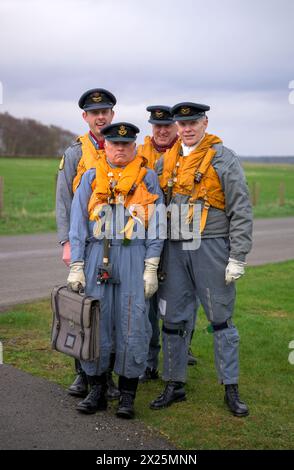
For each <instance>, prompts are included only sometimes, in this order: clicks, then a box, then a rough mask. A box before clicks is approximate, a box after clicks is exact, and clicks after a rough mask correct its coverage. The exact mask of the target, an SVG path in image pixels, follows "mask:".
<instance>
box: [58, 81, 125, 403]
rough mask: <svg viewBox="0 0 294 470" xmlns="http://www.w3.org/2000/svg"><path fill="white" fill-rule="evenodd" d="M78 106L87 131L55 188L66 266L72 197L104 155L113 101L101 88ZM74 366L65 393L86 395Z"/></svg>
mask: <svg viewBox="0 0 294 470" xmlns="http://www.w3.org/2000/svg"><path fill="white" fill-rule="evenodd" d="M78 104H79V107H80V108H81V109H82V110H83V114H82V117H83V119H84V121H85V122H86V123H87V125H88V127H89V131H88V132H87V133H86V134H85V135H83V136H80V137H78V138H77V140H76V142H75V143H73V144H72V145H71V146H70V147H68V148H67V149H66V150H65V152H64V155H63V157H62V159H61V162H60V166H59V173H58V179H57V189H56V221H57V230H58V238H59V242H60V244H61V245H62V248H63V256H62V259H63V261H64V262H65V264H66V265H67V266H69V263H70V243H69V227H70V210H71V204H72V199H73V194H74V191H75V190H76V188H77V187H78V185H79V182H80V179H81V177H82V175H83V173H84V172H85V171H86V170H88V169H90V168H92V167H93V166H95V162H96V161H97V158H98V156H99V154H100V153H101V152H104V136H103V134H102V130H103V128H104V127H105V126H107V125H109V124H110V123H111V121H112V119H113V116H114V111H113V107H114V105H115V104H116V98H115V96H114V95H113V94H112V93H111V92H110V91H108V90H105V89H104V88H93V89H91V90H87V91H86V92H85V93H83V94H82V96H81V97H80V99H79V102H78ZM75 365H76V372H77V377H76V379H75V381H74V382H73V384H72V385H71V386H70V387H69V389H68V392H69V394H70V395H74V396H79V397H80V396H82V397H83V396H85V395H86V394H87V390H88V384H87V380H86V376H85V374H84V373H83V371H82V369H81V367H80V364H79V361H75ZM110 369H111V365H110ZM108 379H109V384H108V385H109V386H108V394H109V398H112V399H118V397H119V392H118V390H117V388H116V386H115V384H114V382H113V380H112V374H111V370H110V371H109V377H108Z"/></svg>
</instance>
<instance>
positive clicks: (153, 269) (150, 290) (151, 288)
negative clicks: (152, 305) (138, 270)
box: [143, 257, 160, 299]
mask: <svg viewBox="0 0 294 470" xmlns="http://www.w3.org/2000/svg"><path fill="white" fill-rule="evenodd" d="M159 260H160V258H159V257H158V258H148V259H145V271H144V275H143V279H144V293H145V298H146V299H149V298H150V297H152V295H153V294H155V292H156V291H157V289H158V279H157V268H158V265H159Z"/></svg>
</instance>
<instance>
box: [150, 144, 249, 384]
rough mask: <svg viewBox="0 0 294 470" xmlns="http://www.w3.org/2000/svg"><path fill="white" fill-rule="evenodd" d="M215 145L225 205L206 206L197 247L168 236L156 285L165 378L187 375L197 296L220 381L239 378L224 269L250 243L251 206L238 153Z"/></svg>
mask: <svg viewBox="0 0 294 470" xmlns="http://www.w3.org/2000/svg"><path fill="white" fill-rule="evenodd" d="M214 148H215V149H216V151H217V153H216V155H215V156H214V158H213V160H212V165H213V167H214V169H215V170H216V172H217V174H218V177H219V180H220V183H221V186H222V189H223V191H224V194H225V210H224V211H222V210H219V209H216V208H213V207H210V208H209V211H208V218H207V223H206V227H205V229H204V232H203V233H202V237H201V244H200V247H199V248H198V249H192V250H183V249H182V245H183V242H182V241H172V240H168V241H167V243H166V246H165V249H164V271H165V272H166V273H167V276H166V279H165V281H164V282H163V283H162V284H161V285H160V287H159V291H158V297H159V309H160V313H161V317H162V319H163V357H164V364H163V380H165V381H178V382H185V381H186V370H187V351H188V339H189V337H190V334H191V325H192V323H193V319H192V317H193V313H194V312H195V308H196V305H197V303H196V302H197V301H196V296H198V297H199V298H200V301H201V304H202V305H203V308H204V310H205V313H206V316H207V319H208V320H209V322H211V324H212V326H213V329H214V333H213V336H214V354H215V364H216V370H217V373H218V378H219V381H220V382H221V383H223V384H234V383H238V378H239V359H238V351H239V334H238V331H237V328H236V327H235V326H234V325H233V323H232V316H233V311H234V303H235V295H236V294H235V285H234V283H231V284H229V285H226V284H225V269H226V266H227V264H228V260H229V257H231V258H234V259H236V260H239V261H245V257H246V255H247V253H248V252H249V251H250V249H251V243H252V242H251V241H252V211H251V204H250V200H249V194H248V188H247V185H246V181H245V177H244V173H243V170H242V167H241V164H240V162H239V159H238V158H237V156H236V155H235V154H234V153H233V152H232V151H231V150H229V149H228V148H226V147H224V146H223V145H222V144H217V145H215V146H214ZM180 158H185V157H180ZM160 165H161V167H160V166H159V167H158V168H157V170H158V172H159V173H161V171H162V170H161V168H162V162H161V163H160ZM189 197H190V196H183V195H180V194H175V195H174V196H173V198H172V203H174V204H177V205H180V204H187V203H188V200H189ZM187 243H189V242H185V245H186V246H187Z"/></svg>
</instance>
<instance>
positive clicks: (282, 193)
mask: <svg viewBox="0 0 294 470" xmlns="http://www.w3.org/2000/svg"><path fill="white" fill-rule="evenodd" d="M285 193H286V187H285V182H284V181H282V182H281V183H280V186H279V206H284V205H285Z"/></svg>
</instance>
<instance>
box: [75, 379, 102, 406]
mask: <svg viewBox="0 0 294 470" xmlns="http://www.w3.org/2000/svg"><path fill="white" fill-rule="evenodd" d="M87 378H88V382H89V385H90V387H91V388H90V393H89V394H88V395H87V397H86V398H85V399H84V400H83V401H81V402H80V403H78V405H77V407H76V409H77V410H78V411H80V412H82V413H86V414H93V413H96V411H103V410H106V408H107V397H106V392H107V383H106V374H102V375H94V376H89V375H88V376H87Z"/></svg>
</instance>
